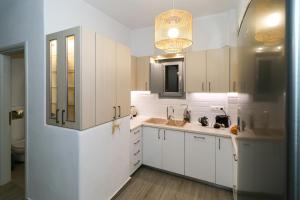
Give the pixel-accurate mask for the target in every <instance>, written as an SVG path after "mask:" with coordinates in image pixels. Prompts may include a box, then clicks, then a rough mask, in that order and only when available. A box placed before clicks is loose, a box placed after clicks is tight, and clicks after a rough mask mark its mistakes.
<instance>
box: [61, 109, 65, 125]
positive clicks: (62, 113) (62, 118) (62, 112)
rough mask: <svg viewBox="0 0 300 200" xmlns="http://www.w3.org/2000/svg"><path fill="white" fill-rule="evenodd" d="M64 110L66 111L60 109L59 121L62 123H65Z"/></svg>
mask: <svg viewBox="0 0 300 200" xmlns="http://www.w3.org/2000/svg"><path fill="white" fill-rule="evenodd" d="M65 112H66V111H65V110H62V111H61V123H62V124H63V125H65V124H66V122H65V120H64V115H65Z"/></svg>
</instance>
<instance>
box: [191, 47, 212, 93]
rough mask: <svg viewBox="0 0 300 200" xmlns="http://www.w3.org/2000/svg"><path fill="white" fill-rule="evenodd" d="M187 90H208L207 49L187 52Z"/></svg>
mask: <svg viewBox="0 0 300 200" xmlns="http://www.w3.org/2000/svg"><path fill="white" fill-rule="evenodd" d="M186 91H187V92H206V91H207V85H206V51H194V52H188V53H187V54H186Z"/></svg>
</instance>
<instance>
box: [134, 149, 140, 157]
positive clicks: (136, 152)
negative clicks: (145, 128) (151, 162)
mask: <svg viewBox="0 0 300 200" xmlns="http://www.w3.org/2000/svg"><path fill="white" fill-rule="evenodd" d="M140 152H141V151H140V150H138V151H137V152H136V153H134V154H133V155H135V156H136V155H138V154H139V153H140Z"/></svg>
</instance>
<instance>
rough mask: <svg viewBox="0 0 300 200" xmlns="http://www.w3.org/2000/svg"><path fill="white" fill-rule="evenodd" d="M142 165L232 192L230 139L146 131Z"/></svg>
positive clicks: (144, 132)
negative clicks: (226, 188)
mask: <svg viewBox="0 0 300 200" xmlns="http://www.w3.org/2000/svg"><path fill="white" fill-rule="evenodd" d="M142 138H143V139H142V141H143V143H142V146H143V149H142V152H143V164H144V165H147V166H150V167H154V168H158V169H162V170H165V171H169V172H173V173H176V174H181V175H185V176H188V177H191V178H195V179H198V180H201V181H206V182H209V183H214V184H217V185H220V186H224V187H228V188H232V187H233V186H232V185H233V149H232V148H233V147H232V141H231V138H225V137H216V136H212V135H207V134H205V133H203V134H200V133H189V132H182V131H174V130H168V129H159V128H154V127H147V126H145V127H143V137H142Z"/></svg>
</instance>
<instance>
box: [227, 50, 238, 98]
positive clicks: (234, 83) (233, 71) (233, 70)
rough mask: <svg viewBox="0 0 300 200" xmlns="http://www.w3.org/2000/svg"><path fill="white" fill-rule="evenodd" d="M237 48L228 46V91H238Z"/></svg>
mask: <svg viewBox="0 0 300 200" xmlns="http://www.w3.org/2000/svg"><path fill="white" fill-rule="evenodd" d="M238 69H239V68H238V58H237V48H236V47H231V48H230V86H229V87H230V92H238V91H240V81H239V75H238V74H239V71H238Z"/></svg>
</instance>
